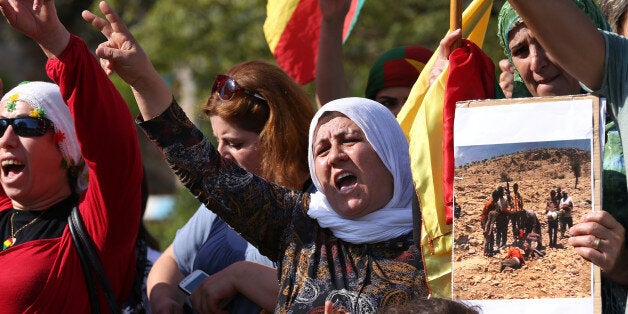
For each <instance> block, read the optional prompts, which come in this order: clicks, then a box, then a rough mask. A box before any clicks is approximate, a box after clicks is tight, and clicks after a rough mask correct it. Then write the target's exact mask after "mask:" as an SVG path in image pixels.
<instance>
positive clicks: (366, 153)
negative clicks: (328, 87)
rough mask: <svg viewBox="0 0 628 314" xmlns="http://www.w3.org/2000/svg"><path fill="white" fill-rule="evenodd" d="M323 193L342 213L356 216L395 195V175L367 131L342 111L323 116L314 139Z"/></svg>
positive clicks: (338, 211)
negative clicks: (386, 164)
mask: <svg viewBox="0 0 628 314" xmlns="http://www.w3.org/2000/svg"><path fill="white" fill-rule="evenodd" d="M312 151H313V154H314V163H315V165H314V169H315V173H316V178H317V179H318V181H319V182H320V185H321V187H322V189H323V190H322V191H321V192H323V194H325V196H326V197H327V200H328V201H329V204H330V205H331V207H332V208H333V209H334V210H335V211H336V213H338V215H340V216H342V217H344V218H347V219H356V218H359V217H362V216H365V215H367V214H369V213H372V212H374V211H376V210H378V209H381V208H383V207H384V206H385V205H386V204H388V202H389V201H390V199H391V198H392V196H393V189H394V188H393V177H392V174H391V173H390V171H388V169H387V168H386V166H385V165H384V163H383V162H382V161H381V159H380V158H379V156H378V155H377V153H376V152H375V150H374V149H373V147H372V146H371V144H370V143H369V142H368V141H367V139H366V135H365V134H364V132H362V129H360V128H359V127H358V126H357V125H356V124H355V123H354V122H353V121H351V120H350V119H349V118H347V117H346V116H344V115H342V114H332V115H329V116H325V117H323V118H321V119H320V120H319V122H318V127H317V130H316V132H315V135H314V139H313V143H312Z"/></svg>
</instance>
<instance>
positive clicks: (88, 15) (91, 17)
mask: <svg viewBox="0 0 628 314" xmlns="http://www.w3.org/2000/svg"><path fill="white" fill-rule="evenodd" d="M81 16H82V17H83V20H85V22H87V23H89V24H92V26H94V28H96V29H97V30H98V31H100V32H101V33H102V34H103V35H105V37H107V38H111V33H112V30H111V26H109V23H108V22H107V21H106V20H105V19H103V18H100V17H98V16H97V15H96V14H94V13H92V12H90V11H87V10H85V11H83V12H82V13H81Z"/></svg>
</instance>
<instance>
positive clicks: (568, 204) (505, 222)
mask: <svg viewBox="0 0 628 314" xmlns="http://www.w3.org/2000/svg"><path fill="white" fill-rule="evenodd" d="M549 194H550V198H549V199H548V200H547V203H546V207H545V209H544V210H543V211H542V214H543V215H544V216H546V217H547V225H546V228H547V234H548V237H547V238H548V242H549V244H548V246H549V247H550V248H564V247H565V246H564V245H562V244H561V245H559V244H558V232H559V230H560V238H561V239H564V238H569V231H568V230H569V229H570V228H571V227H573V208H574V204H573V199H572V198H571V196H569V195H568V193H567V190H565V189H561V188H560V187H557V188H556V189H551V190H550V193H549ZM558 195H561V196H560V197H558ZM530 207H532V208H534V207H535V205H531V204H529V203H526V207H525V208H524V199H523V197H522V196H521V193H520V191H519V184H518V183H514V184H513V185H512V191H511V190H510V183H509V182H506V187H505V188H504V186H502V185H500V186H498V187H497V188H496V189H495V190H493V192H492V193H491V198H490V199H489V200H487V201H486V203H485V204H484V207H483V209H482V215H481V216H480V225H481V227H482V233H483V236H484V245H483V247H484V252H483V253H484V256H486V257H493V256H495V255H498V256H499V255H501V252H502V251H505V252H506V254H505V256H503V259H502V261H501V267H500V271H503V270H504V268H506V267H511V268H515V269H516V268H520V267H521V266H523V265H524V264H525V260H530V259H534V258H540V257H543V256H545V254H546V246H545V245H543V231H542V230H543V226H542V224H541V222H540V220H539V218H538V217H537V213H536V212H535V211H534V209H530ZM539 214H541V212H539ZM509 225H510V228H509ZM559 226H560V229H559ZM510 231H511V232H510ZM509 234H511V235H512V236H511V238H510V240H509V239H508V238H509V236H508V235H509ZM548 242H546V243H548ZM500 257H501V256H500Z"/></svg>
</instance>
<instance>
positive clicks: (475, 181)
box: [452, 95, 604, 313]
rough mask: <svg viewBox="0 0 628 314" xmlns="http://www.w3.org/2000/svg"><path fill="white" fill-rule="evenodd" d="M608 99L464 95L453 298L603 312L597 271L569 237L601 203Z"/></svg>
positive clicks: (500, 308) (457, 150)
mask: <svg viewBox="0 0 628 314" xmlns="http://www.w3.org/2000/svg"><path fill="white" fill-rule="evenodd" d="M600 102H601V101H600V99H599V98H597V97H595V96H590V95H588V96H564V97H544V98H527V99H514V100H491V101H474V102H461V103H458V106H457V109H456V118H455V122H454V146H455V147H454V158H455V169H454V175H455V178H454V197H455V201H456V203H457V205H458V206H459V211H458V212H457V213H456V215H455V218H454V231H453V238H454V244H453V254H452V290H453V291H452V295H453V298H454V299H458V300H467V301H469V302H470V303H471V304H477V305H479V306H481V307H482V311H483V313H505V312H508V313H562V312H564V311H569V312H568V313H599V309H600V296H599V270H598V268H597V267H594V266H593V265H592V264H591V263H590V262H587V261H586V260H584V259H583V258H581V257H580V256H579V255H578V254H577V253H576V252H575V250H574V249H573V247H571V246H569V245H568V244H567V240H568V238H569V231H568V230H569V227H570V226H571V225H573V224H574V223H577V222H578V221H579V220H580V217H581V216H582V215H584V214H585V213H587V212H590V211H592V210H595V209H599V207H600V203H601V197H599V195H601V186H600V173H601V170H600V165H601V161H600V156H601V146H600V141H599V134H604V133H603V126H604V122H603V119H601V118H602V117H604V113H603V112H602V111H601V110H600V109H599V108H604V106H600ZM602 102H603V100H602Z"/></svg>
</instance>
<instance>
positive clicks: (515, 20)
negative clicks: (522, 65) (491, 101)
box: [497, 0, 611, 98]
mask: <svg viewBox="0 0 628 314" xmlns="http://www.w3.org/2000/svg"><path fill="white" fill-rule="evenodd" d="M543 1H545V0H543ZM573 2H575V3H576V4H577V5H578V7H580V9H581V10H582V11H583V12H584V13H585V14H586V15H587V16H588V17H589V19H591V22H593V24H595V26H596V27H597V28H599V29H602V30H606V31H609V30H610V29H611V27H610V25H609V24H608V22H607V21H606V19H605V18H604V15H602V12H600V9H599V8H598V7H597V5H596V4H595V2H593V1H592V0H573ZM521 22H522V20H521V17H519V14H517V12H516V11H515V9H513V7H512V6H511V5H510V3H509V2H507V1H506V2H505V3H504V5H503V6H502V8H501V10H500V11H499V18H498V20H497V23H498V25H497V37H498V38H499V44H500V45H501V46H502V48H504V54H506V56H508V61H510V64H511V65H513V63H512V53H511V51H510V48H508V33H510V31H511V30H512V29H513V28H515V26H517V24H519V23H521ZM513 66H514V65H513ZM531 96H532V94H530V91H528V88H527V87H526V85H525V83H524V82H523V79H522V78H521V75H520V74H519V71H517V69H516V68H515V75H514V88H513V91H512V97H513V98H520V97H531Z"/></svg>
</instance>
